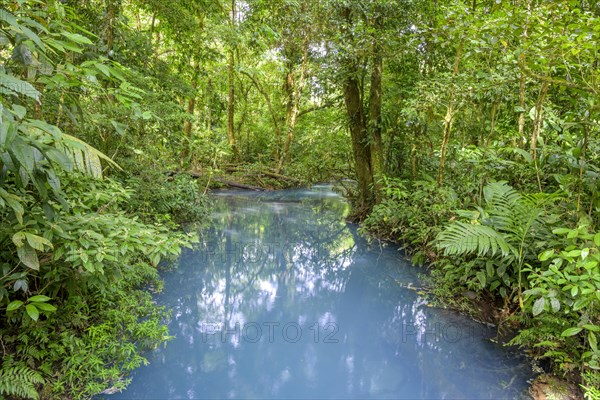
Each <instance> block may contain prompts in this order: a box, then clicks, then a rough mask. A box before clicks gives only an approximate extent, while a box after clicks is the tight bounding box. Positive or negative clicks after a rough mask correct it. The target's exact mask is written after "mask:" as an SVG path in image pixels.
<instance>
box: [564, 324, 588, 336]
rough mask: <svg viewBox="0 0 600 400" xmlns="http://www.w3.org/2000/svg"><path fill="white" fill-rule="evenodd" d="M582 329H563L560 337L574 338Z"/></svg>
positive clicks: (576, 327)
mask: <svg viewBox="0 0 600 400" xmlns="http://www.w3.org/2000/svg"><path fill="white" fill-rule="evenodd" d="M582 329H583V328H580V327H578V326H575V327H573V328H569V329H565V330H564V331H563V333H561V336H575V335H577V334H578V333H579V332H581V331H582Z"/></svg>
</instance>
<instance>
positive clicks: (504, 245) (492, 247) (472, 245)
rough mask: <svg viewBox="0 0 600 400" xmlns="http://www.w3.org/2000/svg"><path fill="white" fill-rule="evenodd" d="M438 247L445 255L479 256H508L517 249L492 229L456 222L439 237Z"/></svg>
mask: <svg viewBox="0 0 600 400" xmlns="http://www.w3.org/2000/svg"><path fill="white" fill-rule="evenodd" d="M437 246H438V248H440V249H443V250H444V254H445V255H461V254H477V255H478V256H484V255H490V256H494V255H496V254H498V253H500V254H502V256H508V255H511V254H514V253H515V249H514V248H513V247H512V246H511V245H510V244H509V243H508V242H507V241H506V240H505V239H504V237H503V236H502V235H501V234H500V233H498V232H497V231H496V230H494V229H493V228H492V227H489V226H485V225H474V224H469V223H466V222H455V223H453V224H451V225H449V226H448V227H447V228H446V229H445V230H444V231H442V232H440V234H439V235H438V237H437Z"/></svg>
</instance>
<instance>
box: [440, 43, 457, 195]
mask: <svg viewBox="0 0 600 400" xmlns="http://www.w3.org/2000/svg"><path fill="white" fill-rule="evenodd" d="M462 50H463V42H460V44H459V45H458V49H456V56H455V58H454V66H453V68H452V76H456V75H458V66H459V63H460V58H461V57H462ZM453 120H454V93H451V94H450V99H449V101H448V108H447V109H446V116H445V117H444V136H443V138H442V146H441V148H440V168H439V171H438V178H437V184H438V186H439V187H441V186H442V183H443V182H444V164H445V163H446V151H447V149H448V142H449V141H450V132H451V131H452V122H453Z"/></svg>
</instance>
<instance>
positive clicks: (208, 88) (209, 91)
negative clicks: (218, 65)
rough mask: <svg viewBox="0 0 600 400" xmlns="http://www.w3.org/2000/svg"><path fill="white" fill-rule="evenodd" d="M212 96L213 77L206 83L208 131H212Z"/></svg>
mask: <svg viewBox="0 0 600 400" xmlns="http://www.w3.org/2000/svg"><path fill="white" fill-rule="evenodd" d="M211 98H212V79H211V78H208V82H207V83H206V131H207V132H211V131H212V107H211Z"/></svg>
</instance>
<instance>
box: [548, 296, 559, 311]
mask: <svg viewBox="0 0 600 400" xmlns="http://www.w3.org/2000/svg"><path fill="white" fill-rule="evenodd" d="M550 307H551V308H552V311H553V312H558V311H560V302H559V301H558V299H557V298H556V297H551V298H550Z"/></svg>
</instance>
